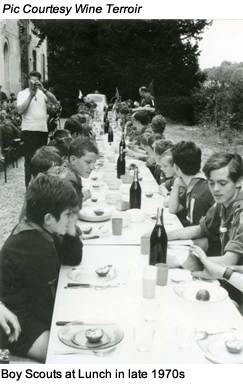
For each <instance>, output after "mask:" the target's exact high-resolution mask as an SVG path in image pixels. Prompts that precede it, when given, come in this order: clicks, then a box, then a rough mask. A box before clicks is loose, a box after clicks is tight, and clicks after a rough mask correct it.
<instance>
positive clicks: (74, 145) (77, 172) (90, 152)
mask: <svg viewBox="0 0 243 384" xmlns="http://www.w3.org/2000/svg"><path fill="white" fill-rule="evenodd" d="M98 156H99V151H98V148H97V147H96V145H95V144H94V142H93V141H92V140H91V139H89V138H86V137H77V138H76V139H75V140H73V141H72V142H71V144H70V147H69V156H68V163H67V172H66V179H67V180H68V181H70V182H71V183H72V185H73V186H74V188H75V190H76V192H77V195H78V198H79V207H80V208H81V207H82V202H83V199H84V200H87V199H89V198H90V197H91V194H90V191H86V192H85V193H84V192H83V191H82V189H83V187H82V180H81V177H84V178H85V179H87V178H88V177H89V176H90V174H91V172H92V171H93V169H94V165H95V162H96V160H97V159H98Z"/></svg>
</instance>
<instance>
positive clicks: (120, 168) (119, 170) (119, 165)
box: [117, 146, 126, 179]
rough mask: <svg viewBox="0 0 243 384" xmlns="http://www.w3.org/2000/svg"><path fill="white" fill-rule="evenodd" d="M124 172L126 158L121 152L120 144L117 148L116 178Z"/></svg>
mask: <svg viewBox="0 0 243 384" xmlns="http://www.w3.org/2000/svg"><path fill="white" fill-rule="evenodd" d="M125 173H126V160H125V156H124V153H123V147H122V146H121V147H120V149H119V157H118V159H117V178H118V179H120V178H121V175H125Z"/></svg>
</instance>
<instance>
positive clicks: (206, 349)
mask: <svg viewBox="0 0 243 384" xmlns="http://www.w3.org/2000/svg"><path fill="white" fill-rule="evenodd" d="M231 339H238V340H242V341H243V332H239V331H232V332H228V333H223V334H222V335H212V336H209V337H207V339H205V340H201V341H198V345H199V347H200V348H201V350H202V351H203V353H204V355H205V356H206V357H207V358H208V359H210V360H211V361H213V362H215V363H219V364H227V363H228V364H242V363H243V351H241V352H240V353H230V352H229V351H228V350H227V348H226V346H225V342H226V341H227V340H231Z"/></svg>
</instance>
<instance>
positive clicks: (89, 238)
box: [83, 235, 100, 240]
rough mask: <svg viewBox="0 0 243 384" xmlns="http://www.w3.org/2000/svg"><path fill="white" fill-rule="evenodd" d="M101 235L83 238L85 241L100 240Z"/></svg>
mask: <svg viewBox="0 0 243 384" xmlns="http://www.w3.org/2000/svg"><path fill="white" fill-rule="evenodd" d="M99 238H100V236H99V235H93V236H83V239H84V240H92V239H99Z"/></svg>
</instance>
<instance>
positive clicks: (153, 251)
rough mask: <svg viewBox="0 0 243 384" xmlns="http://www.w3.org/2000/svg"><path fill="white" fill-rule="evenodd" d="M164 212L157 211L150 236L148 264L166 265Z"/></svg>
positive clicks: (166, 241)
mask: <svg viewBox="0 0 243 384" xmlns="http://www.w3.org/2000/svg"><path fill="white" fill-rule="evenodd" d="M163 213H164V210H163V209H160V208H158V209H157V220H156V224H155V226H154V229H153V231H152V233H151V236H150V252H149V264H150V265H155V264H157V263H166V260H167V243H168V240H167V234H166V231H165V227H164V221H163Z"/></svg>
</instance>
